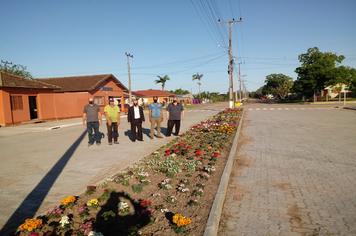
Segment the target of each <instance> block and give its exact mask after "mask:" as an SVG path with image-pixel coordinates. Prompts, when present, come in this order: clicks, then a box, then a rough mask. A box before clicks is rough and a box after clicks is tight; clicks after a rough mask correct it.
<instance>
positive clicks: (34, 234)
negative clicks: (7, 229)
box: [29, 232, 40, 236]
mask: <svg viewBox="0 0 356 236" xmlns="http://www.w3.org/2000/svg"><path fill="white" fill-rule="evenodd" d="M29 236H40V234H39V233H35V232H31V233H30V234H29Z"/></svg>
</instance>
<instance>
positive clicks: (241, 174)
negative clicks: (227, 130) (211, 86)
mask: <svg viewBox="0 0 356 236" xmlns="http://www.w3.org/2000/svg"><path fill="white" fill-rule="evenodd" d="M270 108H273V109H270ZM279 108H280V109H279ZM286 108H288V109H286ZM294 108H296V109H294ZM309 108H313V109H309ZM245 115H246V116H245V118H246V119H245V124H244V126H243V130H242V143H241V147H240V150H239V153H238V156H237V159H236V161H235V164H234V170H233V173H232V176H231V179H230V184H229V190H228V193H227V198H226V200H225V205H224V211H223V216H222V220H221V222H220V223H221V224H220V231H219V235H234V236H236V235H356V112H355V111H345V110H342V109H341V110H340V109H335V108H332V107H322V108H318V107H313V106H300V105H294V106H293V105H288V106H276V105H252V106H249V107H247V109H246V114H245Z"/></svg>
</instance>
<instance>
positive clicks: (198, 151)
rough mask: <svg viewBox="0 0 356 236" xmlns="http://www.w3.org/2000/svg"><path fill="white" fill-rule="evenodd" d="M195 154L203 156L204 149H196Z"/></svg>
mask: <svg viewBox="0 0 356 236" xmlns="http://www.w3.org/2000/svg"><path fill="white" fill-rule="evenodd" d="M195 155H196V156H201V155H203V151H202V150H200V149H197V150H195Z"/></svg>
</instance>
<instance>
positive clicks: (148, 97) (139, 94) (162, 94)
mask: <svg viewBox="0 0 356 236" xmlns="http://www.w3.org/2000/svg"><path fill="white" fill-rule="evenodd" d="M133 94H134V96H135V97H136V98H138V99H140V100H142V102H143V104H145V105H147V104H150V103H152V102H153V97H154V96H157V97H158V101H159V102H161V103H170V102H172V101H173V98H174V97H176V95H175V94H174V93H171V92H168V91H165V90H163V91H162V90H158V89H148V90H138V91H134V92H133Z"/></svg>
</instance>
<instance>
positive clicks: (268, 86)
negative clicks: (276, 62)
mask: <svg viewBox="0 0 356 236" xmlns="http://www.w3.org/2000/svg"><path fill="white" fill-rule="evenodd" d="M292 87H293V79H292V78H291V77H289V76H287V75H284V74H270V75H267V76H266V80H265V86H264V87H263V89H262V90H263V93H265V94H272V95H273V96H275V97H277V98H279V99H282V100H283V99H285V98H286V97H287V95H288V93H289V92H290V91H291V88H292Z"/></svg>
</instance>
